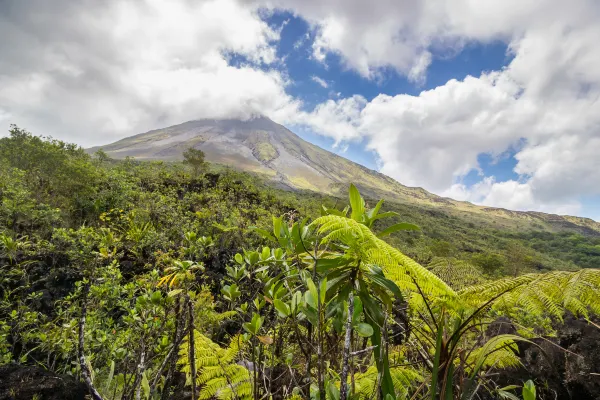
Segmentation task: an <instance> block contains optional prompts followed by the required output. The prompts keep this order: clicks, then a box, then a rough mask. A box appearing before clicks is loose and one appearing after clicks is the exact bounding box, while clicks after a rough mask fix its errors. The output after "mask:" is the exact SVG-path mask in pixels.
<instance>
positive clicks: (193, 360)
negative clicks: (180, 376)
mask: <svg viewBox="0 0 600 400" xmlns="http://www.w3.org/2000/svg"><path fill="white" fill-rule="evenodd" d="M188 311H189V319H190V322H189V324H190V326H189V332H190V341H189V348H190V355H189V357H190V374H191V375H192V400H196V350H195V348H194V346H195V343H194V306H193V304H192V302H191V300H189V298H188Z"/></svg>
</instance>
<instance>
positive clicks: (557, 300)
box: [0, 127, 600, 400]
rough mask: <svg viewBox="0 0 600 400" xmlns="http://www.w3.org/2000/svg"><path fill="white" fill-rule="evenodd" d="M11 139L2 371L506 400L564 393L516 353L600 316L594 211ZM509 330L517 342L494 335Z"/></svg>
mask: <svg viewBox="0 0 600 400" xmlns="http://www.w3.org/2000/svg"><path fill="white" fill-rule="evenodd" d="M10 133H11V135H10V137H6V138H2V139H0V374H2V373H4V371H9V370H10V368H20V367H23V366H35V367H36V368H43V369H45V370H47V371H48V373H52V374H57V375H56V376H59V377H61V376H62V378H60V379H66V378H65V374H66V375H71V376H73V377H74V379H75V380H78V381H80V382H84V383H83V384H84V385H85V387H86V388H87V390H88V391H89V392H90V393H91V395H92V398H95V399H111V400H114V399H127V400H129V399H134V398H139V399H153V400H154V399H161V398H163V399H168V398H195V399H210V398H215V396H216V397H217V398H223V399H244V400H246V399H253V400H254V399H260V398H273V399H284V398H285V399H301V398H311V399H316V398H322V399H335V400H339V399H341V398H342V397H343V396H341V395H340V390H342V391H344V387H345V388H346V389H347V390H348V392H349V393H350V394H351V395H352V396H353V397H352V398H355V399H369V398H376V397H377V396H381V398H384V399H387V400H389V399H401V398H414V399H431V398H434V399H438V398H442V397H440V396H442V393H446V394H447V396H445V397H444V398H452V399H459V398H461V397H463V395H466V394H469V393H471V391H474V392H473V393H475V392H477V393H478V395H481V398H499V397H498V396H500V393H502V394H504V393H510V394H512V393H513V392H515V390H518V391H519V393H520V391H521V389H522V386H523V382H524V381H525V379H530V378H531V379H532V380H533V381H535V385H536V386H537V387H538V388H539V389H538V390H539V391H540V393H550V392H551V391H552V390H558V389H555V387H557V385H558V386H560V385H563V383H562V382H563V381H562V380H561V379H558V378H553V377H551V376H550V375H539V376H538V375H536V376H534V375H533V373H531V374H532V375H531V376H529V375H527V374H529V372H523V373H521V375H522V377H523V378H524V379H523V380H522V381H511V382H510V383H511V384H514V385H516V386H515V387H514V388H512V389H509V388H506V385H500V383H499V382H500V381H501V380H502V379H504V378H507V377H508V375H506V374H504V372H503V371H504V370H505V369H506V368H513V369H515V368H519V365H520V361H519V357H518V355H517V353H516V349H517V342H520V341H522V340H525V339H527V340H529V339H532V338H534V337H537V336H540V335H545V337H551V336H552V335H554V334H556V332H557V331H558V329H560V327H559V325H557V324H558V323H559V322H560V321H561V319H562V318H563V317H564V315H565V312H567V311H568V312H569V313H571V314H569V315H575V316H577V315H579V316H582V317H588V318H595V317H594V316H595V315H598V314H599V313H600V304H599V303H598V301H597V298H598V296H600V273H599V272H598V270H597V269H596V268H598V265H599V263H600V237H599V236H598V235H597V233H596V231H595V225H594V224H590V226H586V225H585V224H586V223H587V222H586V221H584V220H581V221H579V220H576V219H572V220H569V219H567V218H562V219H559V220H557V221H558V222H552V218H557V217H552V216H546V215H543V214H539V215H538V214H533V213H527V214H524V213H517V214H515V215H516V216H514V215H511V214H510V213H509V212H507V216H503V215H496V214H494V215H495V217H494V218H489V217H488V218H483V217H482V215H485V211H482V209H481V208H477V210H479V211H477V212H468V211H467V210H468V207H475V206H469V205H465V206H464V207H465V208H459V207H454V208H451V209H450V210H451V211H449V208H446V207H443V206H439V205H437V204H432V203H430V202H426V201H423V202H421V201H393V200H392V199H388V200H386V201H385V202H383V203H380V202H378V199H377V198H374V197H373V196H372V194H371V192H369V191H368V190H367V191H366V192H367V193H369V194H368V195H367V196H365V197H361V195H360V194H359V191H358V190H357V189H356V188H355V187H354V185H350V184H348V185H346V186H344V187H343V190H344V195H343V196H342V195H341V194H339V195H338V194H332V193H318V192H316V191H314V190H307V189H298V188H296V189H295V190H290V187H289V186H287V185H286V187H285V188H281V185H280V184H281V181H279V182H274V181H273V180H271V179H269V177H268V176H267V177H265V176H264V174H261V173H256V172H243V171H238V170H234V169H232V168H228V167H225V166H223V165H222V164H206V165H201V164H198V165H197V167H198V169H197V171H194V169H193V168H192V167H193V166H191V165H189V164H184V163H182V162H179V161H176V160H173V161H139V160H135V159H132V158H126V159H124V160H115V159H112V158H110V157H108V156H107V154H106V153H104V152H96V153H94V154H93V155H90V154H89V153H88V152H86V151H84V150H83V149H81V148H79V147H78V146H76V145H71V144H67V143H63V142H60V141H55V140H50V139H44V138H40V137H36V136H33V135H31V134H30V133H28V132H25V131H23V130H20V129H18V128H16V127H15V128H13V129H12V130H11V132H10ZM264 138H265V136H264V135H256V136H252V138H251V142H252V146H255V145H256V143H258V144H260V143H263V144H262V145H257V146H255V148H254V151H255V152H256V153H257V157H258V158H259V159H262V160H264V162H265V163H272V162H273V160H274V157H280V156H281V154H282V153H283V152H282V151H281V149H279V148H278V147H277V146H272V147H270V146H271V145H269V144H268V143H267V142H265V141H264ZM137 140H140V139H139V138H138V139H137ZM178 151H179V150H178ZM184 151H185V149H184ZM357 168H358V167H357ZM284 179H285V180H286V181H287V182H289V181H290V178H289V177H286V178H284ZM364 182H366V178H365V181H364ZM339 184H340V185H341V183H339ZM394 185H399V184H394ZM358 186H359V187H360V185H358ZM341 189H342V187H341V186H340V190H341ZM407 190H409V191H413V190H414V191H415V192H418V191H419V190H418V189H407ZM423 196H425V197H427V196H433V195H430V194H427V192H424V191H423ZM347 206H348V207H347ZM350 206H351V207H350ZM344 210H345V211H344ZM494 213H496V211H494ZM416 228H418V229H416ZM388 233H389V234H388ZM498 321H500V323H501V324H502V323H504V324H508V325H510V330H509V332H511V334H510V335H500V336H498V334H497V333H490V332H491V328H490V329H488V327H492V324H495V323H498ZM502 321H505V322H502ZM506 321H508V322H506ZM582 321H583V320H582ZM496 331H497V329H496V330H494V332H496ZM546 340H549V339H546ZM593 354H595V353H594V352H593V351H592V352H590V354H589V355H587V354H586V355H585V357H594V356H593ZM563 358H564V357H563ZM594 363H595V359H593V358H589V359H587V358H586V359H585V361H584V362H581V363H578V364H577V365H578V366H579V367H577V368H579V369H578V370H577V372H576V376H580V375H581V376H582V377H583V378H581V379H583V380H585V379H587V375H585V374H587V373H588V372H589V371H588V369H584V367H582V366H586V365H594ZM250 365H252V366H256V367H250ZM3 368H4V369H3ZM573 368H575V367H573ZM586 368H587V367H586ZM344 378H347V379H344ZM19 382H20V383H19V385H20V384H24V383H23V382H25V380H20V381H19ZM346 382H349V383H346ZM444 382H450V384H449V385H447V384H446V383H444ZM452 382H454V383H452ZM532 384H533V383H532ZM17 386H18V385H17ZM2 387H3V386H2V379H1V375H0V390H2ZM560 387H561V388H562V386H560ZM11 390H12V392H11V393H17V392H18V390H19V387H14V388H11ZM560 390H563V389H560ZM586 390H588V389H586ZM590 390H592V389H590ZM190 393H194V395H193V396H192V395H190ZM317 393H323V395H322V397H321V396H320V395H317ZM515 393H516V392H515ZM586 393H587V392H586ZM589 393H591V392H589ZM0 395H2V393H1V392H0ZM486 396H488V397H486ZM505 398H509V397H505ZM582 398H584V397H582ZM585 398H593V397H585Z"/></svg>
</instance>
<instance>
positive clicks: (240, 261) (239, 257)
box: [234, 253, 244, 264]
mask: <svg viewBox="0 0 600 400" xmlns="http://www.w3.org/2000/svg"><path fill="white" fill-rule="evenodd" d="M234 258H235V262H236V263H238V264H243V263H244V258H243V257H242V255H241V254H240V253H237V254H236V255H235V257H234Z"/></svg>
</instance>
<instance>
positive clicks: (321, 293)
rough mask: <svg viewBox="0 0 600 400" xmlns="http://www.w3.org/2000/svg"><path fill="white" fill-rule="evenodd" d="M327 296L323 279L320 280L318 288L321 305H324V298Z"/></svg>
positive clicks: (325, 282) (325, 279) (324, 279)
mask: <svg viewBox="0 0 600 400" xmlns="http://www.w3.org/2000/svg"><path fill="white" fill-rule="evenodd" d="M326 294H327V278H323V280H321V285H320V288H319V301H320V302H321V304H325V296H326Z"/></svg>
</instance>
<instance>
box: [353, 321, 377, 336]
mask: <svg viewBox="0 0 600 400" xmlns="http://www.w3.org/2000/svg"><path fill="white" fill-rule="evenodd" d="M355 329H356V333H358V334H359V335H360V336H362V337H371V336H373V327H372V326H371V325H369V324H367V323H365V322H360V323H358V324H356V327H355Z"/></svg>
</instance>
